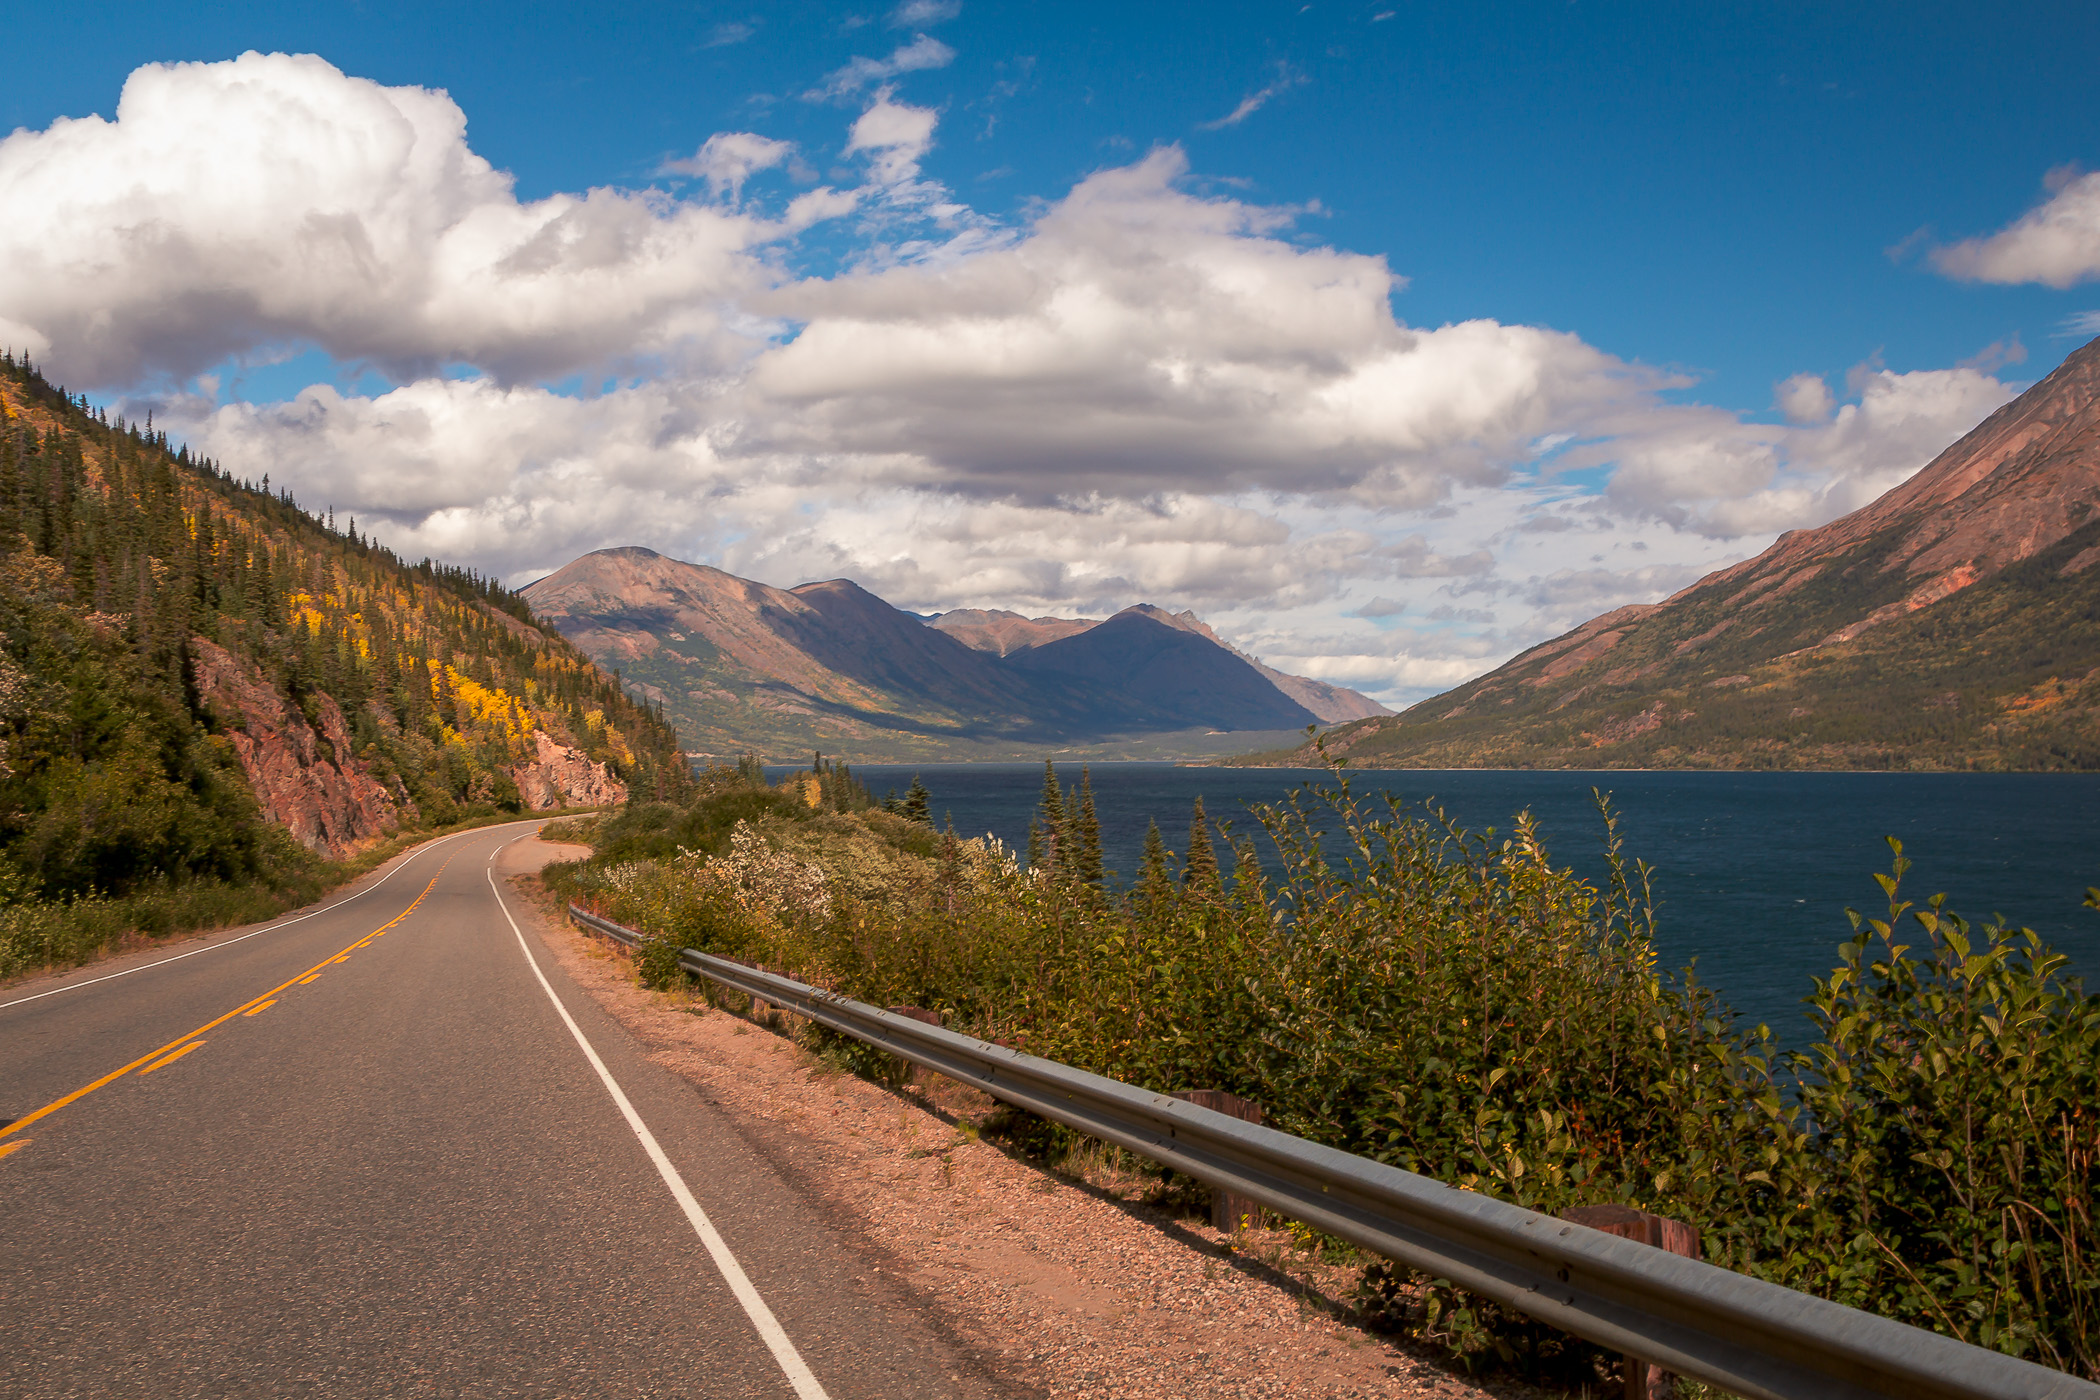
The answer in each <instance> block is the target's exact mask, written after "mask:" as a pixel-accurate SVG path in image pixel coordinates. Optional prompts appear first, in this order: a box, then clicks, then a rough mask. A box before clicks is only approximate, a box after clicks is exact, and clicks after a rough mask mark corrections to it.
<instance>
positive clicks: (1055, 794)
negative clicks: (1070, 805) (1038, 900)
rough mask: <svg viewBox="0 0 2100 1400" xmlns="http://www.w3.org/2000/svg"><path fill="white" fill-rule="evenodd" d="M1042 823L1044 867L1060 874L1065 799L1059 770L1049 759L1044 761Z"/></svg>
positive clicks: (1062, 855)
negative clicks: (1059, 782)
mask: <svg viewBox="0 0 2100 1400" xmlns="http://www.w3.org/2000/svg"><path fill="white" fill-rule="evenodd" d="M1042 822H1043V867H1044V869H1046V870H1049V871H1051V872H1052V873H1058V871H1059V867H1060V866H1061V864H1062V863H1063V859H1064V852H1063V851H1062V850H1060V849H1059V843H1060V842H1061V841H1062V839H1063V837H1064V834H1065V797H1064V793H1063V792H1062V791H1061V790H1060V789H1059V788H1058V786H1057V769H1056V767H1055V766H1054V765H1053V764H1052V763H1051V762H1050V760H1049V759H1047V758H1046V759H1044V760H1043V805H1042Z"/></svg>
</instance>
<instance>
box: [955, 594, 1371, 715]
mask: <svg viewBox="0 0 2100 1400" xmlns="http://www.w3.org/2000/svg"><path fill="white" fill-rule="evenodd" d="M1124 612H1126V613H1137V614H1140V615H1142V616H1145V617H1150V618H1152V619H1153V620H1155V621H1157V622H1163V623H1165V624H1166V625H1167V626H1169V627H1176V628H1180V629H1181V630H1182V631H1185V632H1193V633H1195V634H1196V635H1197V636H1200V637H1204V638H1207V639H1208V640H1209V641H1211V642H1212V643H1214V644H1215V645H1217V646H1220V647H1223V648H1224V649H1225V650H1227V651H1229V652H1231V653H1232V654H1233V655H1234V656H1237V657H1239V658H1240V659H1241V660H1242V661H1244V662H1246V663H1247V664H1248V665H1249V666H1252V667H1253V668H1254V669H1255V670H1256V671H1258V672H1260V673H1261V674H1262V675H1263V676H1264V677H1266V678H1267V679H1268V681H1269V683H1270V684H1271V685H1273V686H1275V687H1276V689H1278V690H1280V691H1282V692H1283V694H1284V695H1285V696H1286V697H1288V698H1289V699H1290V700H1292V701H1294V702H1295V703H1297V704H1298V705H1301V706H1303V707H1304V708H1305V709H1306V711H1308V712H1309V713H1310V714H1311V716H1312V717H1313V718H1314V719H1316V720H1318V721H1319V722H1320V723H1321V724H1339V723H1342V722H1343V721H1346V720H1352V719H1368V718H1370V717H1371V716H1373V715H1387V714H1391V713H1392V711H1391V710H1388V709H1387V708H1386V707H1385V706H1383V705H1381V704H1379V703H1378V702H1377V701H1376V700H1373V699H1372V698H1371V697H1370V696H1368V695H1360V694H1358V693H1357V692H1356V691H1353V690H1348V689H1345V688H1343V687H1342V686H1338V685H1328V684H1327V683H1326V682H1325V681H1316V680H1312V679H1309V678H1308V677H1305V676H1293V675H1290V674H1288V673H1286V672H1283V671H1279V670H1276V669H1275V668H1274V667H1272V666H1266V665H1263V664H1262V663H1261V662H1260V661H1259V660H1257V659H1256V658H1254V657H1252V656H1249V655H1247V653H1245V652H1243V651H1241V650H1240V649H1239V648H1238V647H1236V646H1233V645H1232V644H1231V643H1229V642H1227V641H1225V640H1224V639H1222V638H1221V637H1219V636H1218V634H1217V633H1215V632H1213V631H1211V629H1210V628H1209V627H1208V626H1207V625H1206V624H1205V623H1204V622H1203V620H1202V619H1201V618H1198V617H1197V616H1196V615H1195V614H1194V613H1192V612H1179V613H1170V612H1168V611H1167V610H1166V609H1165V608H1157V607H1154V606H1152V604H1150V603H1139V604H1137V605H1135V606H1134V607H1130V608H1126V609H1124ZM1118 615H1119V616H1120V615H1121V614H1118ZM1101 622H1102V619H1100V618H1092V617H1023V616H1021V614H1019V613H1014V612H1005V611H1000V610H989V611H987V610H985V609H980V608H959V609H957V610H956V611H954V612H945V613H937V614H935V615H934V616H933V617H932V618H929V619H928V620H927V625H928V626H932V627H938V628H939V629H941V630H942V631H943V632H946V633H947V634H948V635H949V636H951V637H953V638H955V639H956V640H957V641H959V642H961V643H962V644H963V645H965V646H969V647H974V648H976V649H977V650H979V651H989V652H992V653H993V654H994V655H997V656H1012V655H1014V654H1015V653H1016V652H1022V651H1027V650H1029V649H1031V648H1033V647H1039V646H1045V645H1047V644H1049V643H1051V642H1054V641H1058V640H1060V639H1062V638H1065V637H1070V636H1076V635H1077V634H1079V633H1081V632H1084V631H1086V630H1087V629H1088V628H1090V627H1098V626H1100V625H1101Z"/></svg>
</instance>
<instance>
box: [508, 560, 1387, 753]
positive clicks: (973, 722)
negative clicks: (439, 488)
mask: <svg viewBox="0 0 2100 1400" xmlns="http://www.w3.org/2000/svg"><path fill="white" fill-rule="evenodd" d="M523 595H524V597H525V599H526V600H527V602H528V603H529V604H530V606H531V607H532V610H533V612H534V614H535V615H536V616H537V617H538V618H540V619H542V620H543V621H545V622H546V623H547V624H548V625H550V626H552V627H554V628H556V629H557V630H558V631H560V632H561V633H562V635H563V636H565V637H567V638H568V639H569V640H570V641H571V642H573V643H574V644H575V645H576V646H578V647H580V648H581V649H582V650H583V651H584V652H585V653H587V654H588V655H590V656H591V657H592V658H593V659H595V660H596V661H598V662H599V664H601V665H604V666H608V667H615V668H617V669H618V671H619V673H620V675H621V677H622V679H623V680H624V681H625V683H626V684H627V686H628V687H629V689H630V690H631V691H633V692H634V693H636V694H638V695H642V696H646V697H647V698H648V699H650V700H651V701H653V702H655V703H656V704H658V705H659V706H661V707H662V710H663V713H664V715H665V717H666V718H667V719H669V720H670V721H671V722H672V723H673V724H675V725H676V726H677V728H678V731H679V734H680V736H681V738H682V740H683V742H684V743H685V744H686V746H687V748H688V750H689V751H691V752H694V753H696V754H707V755H714V756H728V755H732V754H738V753H743V752H746V751H753V752H758V753H761V754H769V755H799V754H801V753H804V752H806V751H808V750H810V749H813V748H822V749H827V750H830V751H833V752H838V751H845V752H848V753H851V754H852V755H853V756H855V757H857V758H861V759H864V760H870V761H880V760H884V759H894V760H912V759H928V758H937V757H958V758H959V757H972V758H990V757H1001V756H1030V755H1033V754H1035V753H1040V752H1041V751H1042V750H1043V749H1044V748H1046V747H1050V748H1067V749H1069V748H1074V747H1077V748H1089V747H1095V748H1100V749H1101V751H1102V752H1104V753H1105V752H1110V751H1113V752H1119V753H1128V752H1133V751H1135V752H1142V753H1166V752H1170V751H1172V750H1174V749H1176V748H1177V747H1181V748H1186V747H1190V746H1192V745H1193V746H1194V747H1197V748H1202V747H1204V745H1203V744H1202V743H1201V742H1199V741H1201V740H1205V739H1208V740H1211V741H1212V742H1211V743H1210V744H1209V747H1210V748H1212V749H1213V750H1215V749H1217V748H1219V747H1220V744H1221V742H1222V743H1226V744H1232V743H1236V744H1237V746H1238V747H1240V748H1244V747H1246V746H1247V743H1248V742H1249V740H1250V739H1253V740H1254V741H1255V742H1259V739H1260V737H1261V736H1279V737H1280V735H1281V734H1282V733H1284V732H1286V731H1297V730H1301V729H1303V728H1304V727H1305V726H1306V725H1308V724H1315V723H1331V722H1334V721H1336V720H1340V719H1353V718H1357V717H1360V716H1364V715H1368V714H1378V713H1384V712H1385V711H1384V710H1383V707H1381V706H1379V705H1378V704H1377V703H1376V702H1374V701H1372V700H1369V699H1367V698H1366V697H1364V696H1362V695H1358V694H1357V693H1356V692H1354V691H1350V690H1343V689H1340V688H1339V687H1335V686H1328V685H1324V684H1322V683H1320V682H1318V681H1312V680H1308V679H1306V678H1304V677H1300V676H1289V675H1285V674H1284V673H1282V672H1279V671H1275V670H1273V669H1271V668H1269V667H1267V666H1264V665H1262V664H1261V663H1260V662H1259V661H1257V660H1255V659H1253V658H1251V657H1248V656H1245V655H1244V654H1242V653H1240V652H1238V651H1236V650H1234V649H1233V648H1232V647H1230V646H1227V645H1226V644H1225V643H1223V642H1222V641H1220V640H1219V639H1218V638H1217V636H1216V635H1215V634H1214V633H1213V632H1212V631H1211V630H1210V629H1209V628H1208V627H1206V626H1205V625H1204V624H1203V623H1202V622H1201V621H1200V620H1199V619H1197V618H1196V617H1195V616H1194V614H1192V613H1178V614H1177V613H1169V612H1167V611H1165V610H1164V609H1161V608H1156V607H1152V606H1150V605H1143V604H1141V605H1139V606H1137V607H1132V608H1126V609H1124V610H1123V611H1122V612H1120V613H1117V614H1116V615H1115V616H1113V617H1110V618H1106V619H1095V618H1078V619H1068V618H1025V617H1022V616H1020V615H1019V614H1017V613H1010V612H985V611H976V610H972V611H967V612H951V613H945V614H938V615H935V616H933V617H930V618H929V617H923V616H920V615H918V614H914V613H909V612H904V611H902V610H900V609H898V608H895V607H892V606H891V605H890V604H888V603H886V602H884V601H883V600H882V599H880V598H878V597H876V596H875V595H874V594H872V593H870V592H868V591H867V590H866V589H864V588H862V587H860V586H859V585H858V584H855V583H851V582H849V581H847V580H844V579H833V580H829V581H826V582H821V583H806V584H803V585H801V586H800V587H797V588H775V587H772V586H770V585H768V584H763V583H757V582H754V581H752V580H750V579H744V578H738V577H737V576H736V575H734V574H730V573H726V572H724V571H723V570H720V569H715V568H710V567H708V566H706V565H703V564H689V563H685V562H683V561H681V560H677V559H671V558H667V557H666V556H664V555H661V554H658V553H656V552H655V551H653V550H648V549H643V548H639V547H635V546H626V547H621V548H614V549H601V550H598V551H595V552H594V553H591V554H587V555H585V556H583V557H582V558H580V559H577V560H575V561H573V562H572V563H570V564H568V565H566V566H565V567H563V568H561V569H559V570H557V571H556V572H554V573H552V574H550V575H548V576H547V577H546V578H543V579H541V580H539V581H538V582H536V583H533V584H530V585H528V586H527V587H526V588H525V589H524V590H523ZM1224 735H1239V736H1240V737H1239V738H1238V739H1237V740H1229V739H1228V740H1222V741H1221V740H1220V738H1219V736H1224ZM1102 746H1106V747H1102ZM1133 746H1135V748H1133Z"/></svg>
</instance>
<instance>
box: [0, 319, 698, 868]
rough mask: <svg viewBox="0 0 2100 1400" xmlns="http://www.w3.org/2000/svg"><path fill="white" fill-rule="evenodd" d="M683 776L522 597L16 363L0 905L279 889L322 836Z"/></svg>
mask: <svg viewBox="0 0 2100 1400" xmlns="http://www.w3.org/2000/svg"><path fill="white" fill-rule="evenodd" d="M685 781H686V778H685V768H684V765H683V762H682V761H681V760H680V759H679V758H678V756H677V751H676V747H675V741H674V740H673V737H672V735H671V732H670V730H669V729H668V727H667V726H665V725H663V724H662V723H661V722H660V721H659V720H657V718H656V717H655V716H653V715H652V714H650V713H649V712H648V711H647V710H646V709H644V708H642V707H640V706H637V705H636V704H634V703H633V702H631V701H629V700H628V699H627V697H626V696H625V694H624V693H623V692H622V691H621V690H620V688H619V686H618V685H617V684H616V683H615V682H614V680H613V678H612V677H610V676H608V675H606V674H604V673H602V672H601V671H599V670H598V668H597V667H596V666H594V665H593V664H592V663H591V662H590V660H589V659H588V658H586V657H585V656H584V655H583V654H582V653H581V652H579V651H577V650H576V648H574V647H573V646H571V645H570V644H569V643H568V642H566V641H564V640H563V639H562V638H561V637H559V636H558V635H555V634H553V633H551V632H547V631H542V630H541V629H540V628H539V627H538V626H537V625H535V624H534V622H533V620H532V618H531V614H530V613H529V612H528V611H527V610H526V608H525V607H524V605H523V604H522V603H520V602H519V601H518V600H517V598H516V597H515V596H514V595H512V594H510V593H508V592H507V591H505V590H504V589H502V588H500V587H498V586H496V585H494V584H492V583H490V582H488V581H487V580H484V579H480V578H477V577H475V576H474V575H472V574H470V573H467V572H465V571H463V570H457V569H449V568H445V567H443V566H439V565H434V564H431V563H430V562H429V561H425V562H424V563H423V564H421V565H417V566H409V565H406V564H404V563H403V562H402V561H401V560H399V559H397V558H395V557H394V556H393V555H392V554H391V553H390V552H388V551H387V550H386V549H384V548H382V547H380V546H378V545H376V544H374V543H373V542H372V541H370V540H368V539H365V538H363V537H361V536H359V535H358V534H357V532H356V531H355V528H354V527H352V528H350V529H346V530H343V531H338V530H336V529H335V528H334V526H333V523H332V522H324V521H322V520H319V519H316V518H315V517H313V516H312V515H309V514H308V513H306V512H305V511H303V510H301V509H300V508H299V507H298V506H297V504H296V503H295V502H293V501H292V499H291V498H290V497H289V495H286V494H284V493H276V494H273V493H271V492H270V491H269V490H268V489H267V479H265V482H264V483H263V484H262V485H261V486H252V485H249V484H247V483H244V482H239V481H235V480H233V479H232V478H230V477H229V476H227V475H226V474H224V473H222V472H221V471H219V470H218V469H217V468H216V467H214V466H213V465H212V464H210V463H208V462H204V461H202V460H198V459H193V458H192V457H191V456H190V454H189V452H188V451H187V449H183V448H175V447H171V446H170V444H169V443H168V442H167V440H166V438H165V436H163V435H161V434H158V433H154V432H152V431H150V429H147V428H144V427H142V426H141V425H138V424H125V423H123V422H122V421H121V420H118V421H115V422H112V421H109V420H108V419H107V418H106V417H105V416H104V415H102V414H101V413H99V412H95V411H91V410H90V409H89V408H88V407H87V406H86V405H84V404H83V403H81V402H79V401H75V400H73V399H71V398H69V397H68V396H67V395H66V394H65V393H64V391H62V390H60V389H57V388H55V387H53V386H52V385H50V384H48V383H47V382H45V381H44V380H43V378H42V377H41V376H40V375H38V374H37V373H36V372H35V371H34V370H33V369H31V368H30V367H29V366H28V365H26V364H17V363H15V362H14V361H13V360H12V359H11V358H8V357H4V356H0V903H6V902H9V901H10V900H13V899H25V900H33V899H40V898H41V899H53V900H61V899H66V898H70V897H73V896H76V895H80V894H84V893H87V892H89V891H93V892H98V893H101V894H109V895H124V894H126V893H127V892H128V891H130V890H133V889H139V888H147V887H150V888H164V887H170V886H179V885H182V884H183V883H184V882H186V881H207V882H209V881H217V882H220V883H223V884H230V885H244V884H250V883H253V882H257V881H262V882H265V883H267V882H269V881H271V880H273V879H276V878H277V877H278V876H280V875H283V874H284V872H286V871H287V870H290V869H293V868H294V867H301V865H302V862H308V863H310V857H309V856H306V855H303V854H302V853H301V852H300V850H299V847H304V848H305V850H306V851H308V852H312V853H315V854H318V855H322V856H330V857H337V856H342V855H345V854H347V853H349V852H350V851H352V850H354V849H356V848H357V847H359V846H360V845H363V844H365V843H367V842H369V841H371V840H373V839H374V838H376V837H379V836H381V835H383V834H385V833H387V832H390V831H393V830H396V829H400V828H415V827H419V826H429V825H436V824H442V823H446V822H450V821H453V820H456V819H458V818H460V817H462V816H463V815H467V814H469V813H471V812H473V811H476V810H480V811H502V810H510V811H525V810H532V809H545V808H550V807H554V806H559V805H563V804H567V803H587V802H588V803H595V802H599V801H604V800H617V799H618V798H619V797H620V796H622V795H624V794H625V793H626V791H627V790H628V789H629V787H631V786H632V785H634V784H637V783H642V784H646V785H648V786H649V787H650V788H651V790H654V789H656V788H658V787H662V786H665V785H666V784H668V785H672V786H680V785H682V784H683V783H684V782H685ZM287 835H288V837H289V840H287V839H286V836H287Z"/></svg>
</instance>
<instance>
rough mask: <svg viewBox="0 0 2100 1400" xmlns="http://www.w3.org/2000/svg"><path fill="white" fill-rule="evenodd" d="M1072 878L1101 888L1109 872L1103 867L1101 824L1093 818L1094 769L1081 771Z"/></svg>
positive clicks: (1074, 827) (1082, 769)
mask: <svg viewBox="0 0 2100 1400" xmlns="http://www.w3.org/2000/svg"><path fill="white" fill-rule="evenodd" d="M1073 835H1074V836H1075V837H1076V838H1077V839H1076V840H1075V842H1074V843H1073V849H1072V862H1073V870H1072V874H1073V877H1074V878H1075V879H1077V880H1079V882H1080V883H1082V884H1087V885H1092V886H1094V887H1095V888H1097V889H1098V888H1100V885H1101V881H1102V880H1103V878H1104V877H1105V875H1106V872H1105V871H1103V869H1102V868H1101V822H1100V820H1099V819H1098V818H1097V817H1096V816H1095V815H1094V770H1093V769H1091V768H1081V769H1080V770H1079V819H1078V821H1077V822H1075V823H1074V824H1073Z"/></svg>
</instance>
